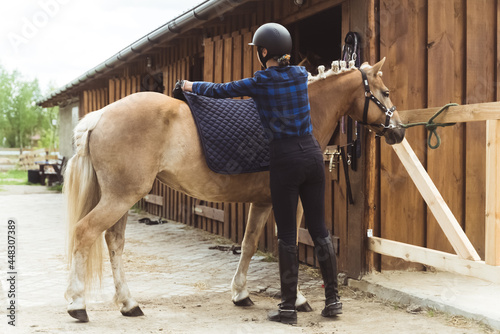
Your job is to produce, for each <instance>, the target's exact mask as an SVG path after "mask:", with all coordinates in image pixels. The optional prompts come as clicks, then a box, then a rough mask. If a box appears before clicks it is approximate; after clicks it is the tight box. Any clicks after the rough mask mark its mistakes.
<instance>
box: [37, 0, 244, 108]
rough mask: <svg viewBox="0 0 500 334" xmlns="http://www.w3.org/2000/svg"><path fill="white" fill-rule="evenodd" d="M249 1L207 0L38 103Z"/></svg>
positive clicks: (75, 86) (83, 82)
mask: <svg viewBox="0 0 500 334" xmlns="http://www.w3.org/2000/svg"><path fill="white" fill-rule="evenodd" d="M248 1H252V0H206V1H205V2H203V3H201V4H199V5H198V6H196V7H194V8H193V9H191V10H188V11H187V12H185V13H183V14H181V15H180V16H178V17H176V18H175V19H173V20H171V21H169V22H167V23H166V24H164V25H162V26H161V27H159V28H158V29H156V30H153V31H152V32H150V33H149V34H147V35H146V36H144V37H142V38H140V39H139V40H137V41H136V42H134V43H132V44H130V45H129V46H127V47H126V48H124V49H123V50H121V51H120V52H118V53H117V54H115V55H114V56H112V57H111V58H109V59H107V60H105V61H104V62H102V63H101V64H99V65H97V66H96V67H94V68H92V69H90V70H89V71H87V72H86V73H84V74H83V75H81V76H79V77H78V78H76V79H75V80H73V81H71V82H70V83H68V84H66V85H65V86H63V87H61V88H59V89H58V90H57V91H55V92H53V93H51V94H49V95H47V96H45V97H43V98H42V99H41V100H39V101H38V102H37V104H38V105H43V104H45V103H46V102H48V101H50V100H52V99H54V98H56V97H57V96H58V95H60V94H63V93H66V92H68V91H69V90H71V89H73V88H77V87H79V86H81V85H83V84H85V83H87V82H88V81H89V80H90V79H95V78H96V77H98V76H101V75H103V74H105V73H107V72H110V71H111V70H113V69H115V68H117V67H118V66H120V65H122V64H123V63H125V62H127V61H130V60H132V59H134V58H135V57H137V56H138V55H140V54H142V53H144V52H146V51H148V50H150V49H152V48H153V47H154V46H155V45H157V44H160V43H165V42H168V41H170V40H172V39H174V38H175V37H176V36H178V35H179V34H181V33H183V32H185V31H187V30H190V29H193V28H195V27H197V26H199V25H201V24H203V22H205V21H208V20H212V19H214V18H217V17H221V16H222V15H224V14H225V13H227V12H229V11H231V10H232V9H234V8H236V7H238V6H240V5H242V4H243V3H245V2H248Z"/></svg>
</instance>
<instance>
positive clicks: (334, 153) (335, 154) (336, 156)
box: [323, 146, 340, 173]
mask: <svg viewBox="0 0 500 334" xmlns="http://www.w3.org/2000/svg"><path fill="white" fill-rule="evenodd" d="M331 149H332V147H331V146H330V147H327V148H326V151H325V153H323V154H324V155H326V156H327V160H329V161H330V165H329V166H328V170H329V171H330V173H331V172H332V170H334V169H336V168H337V164H338V163H339V160H340V150H339V148H338V147H335V148H334V149H332V150H331ZM330 150H331V151H330Z"/></svg>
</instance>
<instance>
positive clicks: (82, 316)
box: [68, 309, 89, 322]
mask: <svg viewBox="0 0 500 334" xmlns="http://www.w3.org/2000/svg"><path fill="white" fill-rule="evenodd" d="M68 313H69V315H70V316H72V317H73V318H75V319H77V320H79V321H81V322H89V317H88V316H87V311H86V310H85V309H83V310H68Z"/></svg>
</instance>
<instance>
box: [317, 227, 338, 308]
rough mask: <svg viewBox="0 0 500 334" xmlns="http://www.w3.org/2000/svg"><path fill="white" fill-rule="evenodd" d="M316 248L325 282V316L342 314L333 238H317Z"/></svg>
mask: <svg viewBox="0 0 500 334" xmlns="http://www.w3.org/2000/svg"><path fill="white" fill-rule="evenodd" d="M314 250H315V251H316V257H317V259H318V262H319V267H320V268H321V274H322V276H323V282H324V283H325V298H326V300H325V308H324V309H323V311H321V315H322V316H324V317H334V316H336V315H337V314H342V303H341V302H340V298H339V292H338V280H337V258H336V257H335V251H334V250H333V244H332V239H331V238H330V236H328V237H326V238H317V239H316V240H314Z"/></svg>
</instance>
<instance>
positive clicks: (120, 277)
mask: <svg viewBox="0 0 500 334" xmlns="http://www.w3.org/2000/svg"><path fill="white" fill-rule="evenodd" d="M127 216H128V214H125V215H124V216H123V217H122V218H121V219H120V220H119V221H118V222H117V223H116V224H115V225H113V226H112V227H111V228H109V229H108V230H107V231H106V234H105V236H106V243H107V245H108V251H109V259H110V262H111V269H112V271H113V280H114V282H115V289H116V294H115V297H114V301H115V303H116V304H117V305H121V309H120V312H121V313H122V314H123V315H124V316H129V317H137V316H141V315H144V313H142V310H141V308H140V307H139V305H138V304H137V302H136V301H135V300H134V299H133V298H132V296H131V294H130V290H129V288H128V285H127V282H126V281H125V272H124V270H123V262H122V255H123V247H124V245H125V227H126V225H127Z"/></svg>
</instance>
